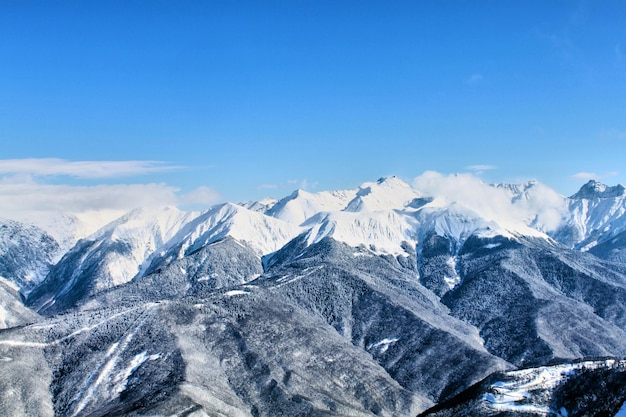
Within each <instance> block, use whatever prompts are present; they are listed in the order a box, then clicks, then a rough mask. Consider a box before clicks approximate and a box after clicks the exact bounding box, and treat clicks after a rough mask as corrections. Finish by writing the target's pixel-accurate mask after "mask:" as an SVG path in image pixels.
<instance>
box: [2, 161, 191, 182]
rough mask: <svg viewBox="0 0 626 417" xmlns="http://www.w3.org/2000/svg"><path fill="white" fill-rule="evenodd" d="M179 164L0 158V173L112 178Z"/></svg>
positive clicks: (151, 171)
mask: <svg viewBox="0 0 626 417" xmlns="http://www.w3.org/2000/svg"><path fill="white" fill-rule="evenodd" d="M175 169H180V167H177V166H174V165H170V164H167V163H165V162H161V161H67V160H65V159H59V158H27V159H2V160H0V174H12V175H32V176H57V175H66V176H71V177H76V178H114V177H125V176H132V175H141V174H151V173H156V172H163V171H172V170H175Z"/></svg>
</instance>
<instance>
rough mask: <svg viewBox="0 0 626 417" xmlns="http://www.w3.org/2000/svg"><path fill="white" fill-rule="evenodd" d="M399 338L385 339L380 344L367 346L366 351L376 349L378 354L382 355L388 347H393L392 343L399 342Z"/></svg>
mask: <svg viewBox="0 0 626 417" xmlns="http://www.w3.org/2000/svg"><path fill="white" fill-rule="evenodd" d="M399 340H400V339H399V338H396V337H394V338H385V339H383V340H381V341H380V342H376V343H373V344H371V345H369V346H368V347H367V350H370V349H378V353H380V354H383V353H385V352H387V349H389V346H391V345H393V344H394V343H396V342H397V341H399Z"/></svg>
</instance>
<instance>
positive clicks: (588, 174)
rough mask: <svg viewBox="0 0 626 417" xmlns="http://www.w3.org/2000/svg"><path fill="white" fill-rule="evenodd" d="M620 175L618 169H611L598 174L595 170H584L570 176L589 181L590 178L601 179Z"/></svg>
mask: <svg viewBox="0 0 626 417" xmlns="http://www.w3.org/2000/svg"><path fill="white" fill-rule="evenodd" d="M618 175H619V172H618V171H609V172H605V173H604V174H596V173H595V172H587V171H582V172H577V173H576V174H574V175H571V176H570V178H572V179H575V180H582V181H589V180H601V179H605V178H611V177H616V176H618Z"/></svg>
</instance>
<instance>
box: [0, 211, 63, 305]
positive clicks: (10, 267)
mask: <svg viewBox="0 0 626 417" xmlns="http://www.w3.org/2000/svg"><path fill="white" fill-rule="evenodd" d="M61 254H62V250H61V248H60V247H59V244H58V243H57V242H56V241H55V240H54V238H52V236H50V235H48V234H47V233H46V232H45V231H43V230H42V229H40V228H38V227H36V226H33V225H29V224H24V223H20V222H16V221H14V220H8V219H1V218H0V279H4V280H6V281H7V282H10V283H11V285H12V286H13V287H15V289H16V290H17V291H19V292H21V293H22V294H28V292H30V291H31V290H32V289H33V288H34V287H35V286H36V285H37V284H39V283H41V281H43V280H44V278H45V277H46V274H47V273H48V270H49V269H50V267H51V266H52V265H53V263H54V262H55V261H56V260H58V258H59V257H60V255H61Z"/></svg>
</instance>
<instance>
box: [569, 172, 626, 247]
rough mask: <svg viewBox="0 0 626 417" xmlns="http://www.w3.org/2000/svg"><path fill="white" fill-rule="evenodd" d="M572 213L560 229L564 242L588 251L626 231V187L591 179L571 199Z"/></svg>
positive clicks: (570, 208) (570, 207)
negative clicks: (607, 184) (610, 185)
mask: <svg viewBox="0 0 626 417" xmlns="http://www.w3.org/2000/svg"><path fill="white" fill-rule="evenodd" d="M568 212H569V217H568V218H567V219H566V221H565V224H563V225H562V226H561V228H560V230H559V233H560V235H557V236H559V237H561V236H562V239H560V240H562V241H563V242H564V243H566V244H569V245H570V246H572V247H574V248H576V249H579V250H583V251H588V250H591V249H592V248H594V247H595V246H597V245H600V244H602V243H605V242H609V241H610V240H612V239H615V238H617V237H618V236H619V235H620V234H622V233H624V232H625V231H626V192H625V190H624V187H623V186H621V185H616V186H614V187H608V186H606V185H604V184H601V183H599V182H597V181H589V182H588V183H587V184H585V185H584V186H583V187H582V188H581V189H580V190H579V191H578V192H577V193H576V194H574V195H573V196H572V197H570V198H569V200H568Z"/></svg>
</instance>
